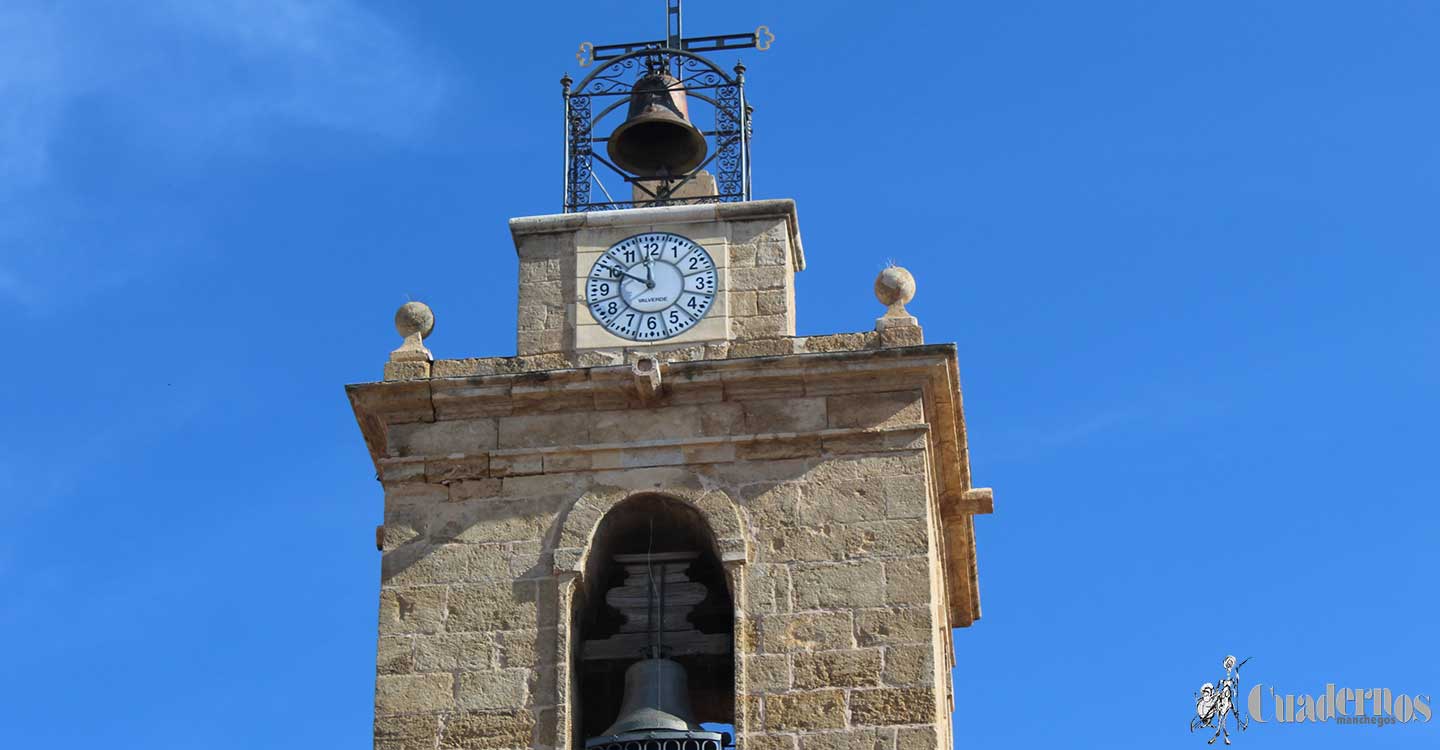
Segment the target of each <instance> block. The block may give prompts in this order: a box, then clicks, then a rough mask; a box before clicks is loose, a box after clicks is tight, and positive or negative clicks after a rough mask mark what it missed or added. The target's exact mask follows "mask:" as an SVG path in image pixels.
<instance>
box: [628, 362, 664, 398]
mask: <svg viewBox="0 0 1440 750" xmlns="http://www.w3.org/2000/svg"><path fill="white" fill-rule="evenodd" d="M664 366H665V363H664V362H661V361H660V360H658V359H656V358H654V357H641V358H639V359H637V360H635V362H634V363H633V364H631V365H630V372H631V374H633V375H634V376H635V390H636V391H637V392H638V393H639V394H640V402H641V403H644V404H649V403H651V402H653V401H655V399H657V398H659V397H660V389H661V377H662V376H661V370H663V369H664Z"/></svg>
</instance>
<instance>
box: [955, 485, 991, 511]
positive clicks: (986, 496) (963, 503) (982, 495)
mask: <svg viewBox="0 0 1440 750" xmlns="http://www.w3.org/2000/svg"><path fill="white" fill-rule="evenodd" d="M955 509H956V510H958V511H960V512H961V513H968V514H970V515H972V516H976V515H983V514H988V513H994V512H995V490H992V489H990V488H989V487H975V488H973V489H968V490H965V493H964V494H962V495H961V496H960V497H958V498H956V501H955Z"/></svg>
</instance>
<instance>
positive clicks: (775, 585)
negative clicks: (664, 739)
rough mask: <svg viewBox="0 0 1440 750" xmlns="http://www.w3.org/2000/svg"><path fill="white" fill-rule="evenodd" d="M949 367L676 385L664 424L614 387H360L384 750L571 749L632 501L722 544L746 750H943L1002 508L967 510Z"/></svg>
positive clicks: (857, 362) (802, 361) (530, 379)
mask: <svg viewBox="0 0 1440 750" xmlns="http://www.w3.org/2000/svg"><path fill="white" fill-rule="evenodd" d="M862 340H863V337H862ZM472 362H473V361H472ZM954 362H955V358H954V350H953V347H951V346H948V345H939V346H935V345H932V346H919V347H909V348H892V349H865V350H860V351H840V352H823V353H812V354H799V355H794V354H792V355H789V356H783V357H759V358H740V359H719V360H698V361H693V362H672V363H670V364H669V365H668V367H667V370H666V378H665V382H666V383H667V387H666V390H665V392H664V394H663V400H662V401H660V402H658V403H649V404H647V403H643V402H642V401H641V400H640V397H639V394H637V393H636V392H635V391H634V387H633V385H632V384H631V380H632V376H631V373H630V370H629V368H628V367H620V366H614V367H595V368H590V369H563V370H551V371H538V372H522V373H515V374H499V375H471V376H465V377H419V378H416V379H410V380H394V381H391V382H385V383H377V384H368V385H362V386H352V387H351V388H350V396H351V399H352V402H353V404H354V406H355V411H356V414H357V417H359V419H360V422H361V425H362V428H363V430H364V433H365V437H366V441H367V443H368V444H369V447H370V449H371V452H372V455H373V456H374V458H375V459H376V466H377V468H378V470H379V474H380V480H381V482H382V484H383V485H384V488H385V517H384V521H385V523H384V529H383V547H384V557H383V559H384V562H383V583H382V591H381V613H380V630H381V638H380V642H379V649H378V655H377V664H378V672H379V674H378V676H377V683H376V699H375V710H376V719H375V723H376V726H375V731H376V747H379V748H435V747H442V748H472V747H473V748H522V747H535V748H557V747H567V746H571V743H572V742H574V741H575V740H576V738H574V737H572V736H571V735H572V733H573V730H572V726H573V724H572V719H573V711H574V706H575V703H576V700H577V696H574V695H572V694H571V687H570V686H571V680H570V669H571V656H570V655H571V653H572V652H573V645H574V644H572V643H570V642H569V640H568V639H569V636H570V633H569V627H568V625H569V622H568V617H569V614H568V613H569V612H570V611H571V602H570V597H571V596H572V595H573V591H574V586H575V584H576V577H577V576H579V575H580V574H581V572H582V571H583V570H584V559H585V555H586V551H587V545H588V543H589V540H590V534H591V533H592V532H593V531H594V529H595V527H596V526H597V525H598V524H599V522H600V520H601V518H602V517H603V516H604V514H605V512H606V510H608V509H609V508H610V507H613V506H614V505H615V504H616V503H618V502H620V501H621V500H623V499H625V498H626V497H629V496H631V495H633V494H635V493H638V492H660V493H664V494H666V495H669V496H671V497H675V498H677V499H680V500H682V501H684V502H687V503H689V504H691V505H692V506H694V507H695V508H697V509H698V510H700V512H701V513H702V514H703V515H704V517H705V519H706V521H707V522H708V523H709V525H710V526H711V529H712V531H713V532H714V536H715V538H716V540H717V544H718V545H719V547H720V549H719V552H720V554H721V557H722V560H723V561H724V564H725V566H726V569H727V572H728V575H729V576H730V578H731V581H732V586H731V587H732V591H733V592H735V596H736V602H735V605H736V606H735V611H736V620H737V622H736V627H735V634H736V635H735V637H736V641H737V643H736V648H735V652H736V661H737V663H736V685H737V692H738V694H739V700H737V705H736V728H737V730H738V733H739V735H740V737H741V738H742V739H741V742H742V744H743V745H744V746H745V747H747V748H766V749H768V748H791V749H795V750H810V749H811V748H850V747H865V748H873V747H882V748H890V747H894V748H896V749H897V750H899V749H900V748H905V749H907V750H908V749H911V748H914V749H917V750H918V749H919V748H939V747H948V745H949V725H948V715H949V707H948V701H949V699H950V696H949V682H948V670H949V667H950V663H949V662H950V657H949V654H950V653H951V650H950V644H949V633H950V628H951V627H955V626H961V625H966V624H968V623H969V622H970V621H971V619H973V618H974V617H975V616H976V615H978V597H977V594H976V591H975V586H974V581H975V568H974V556H973V549H974V545H973V533H972V529H973V527H972V525H971V519H970V514H971V513H973V512H976V511H983V510H985V508H984V506H985V504H986V503H987V502H988V495H987V494H986V493H984V492H967V491H968V490H970V487H969V477H968V476H967V473H966V471H965V465H966V462H965V442H964V432H963V426H962V424H961V422H960V420H959V418H958V415H959V414H960V401H959V390H958V383H957V381H956V378H955V368H954ZM444 364H445V363H443V362H437V363H435V366H436V368H435V369H437V370H441V368H442V366H443V365H444ZM460 366H462V367H465V366H469V367H473V366H475V365H474V364H469V365H460Z"/></svg>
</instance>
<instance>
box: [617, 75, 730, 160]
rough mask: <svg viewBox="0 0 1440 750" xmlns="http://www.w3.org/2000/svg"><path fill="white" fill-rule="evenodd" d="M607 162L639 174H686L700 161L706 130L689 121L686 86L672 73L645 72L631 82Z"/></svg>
mask: <svg viewBox="0 0 1440 750" xmlns="http://www.w3.org/2000/svg"><path fill="white" fill-rule="evenodd" d="M605 150H606V152H607V153H609V155H610V161H611V162H613V163H614V164H615V166H617V167H620V168H621V169H623V170H625V171H627V172H630V173H633V174H637V175H640V176H641V177H669V176H678V175H683V174H687V173H689V172H690V171H691V170H693V169H695V168H696V167H698V166H700V164H701V162H704V161H705V155H706V153H708V151H709V146H708V145H707V144H706V143H705V134H704V133H701V132H700V129H699V128H697V127H695V125H694V124H692V123H691V122H690V108H689V105H688V103H687V101H686V98H685V89H684V87H682V86H681V85H680V81H678V80H677V79H676V78H675V77H674V76H672V75H669V74H667V73H660V72H650V73H646V74H645V75H643V76H640V78H639V79H638V80H637V81H635V86H634V87H633V88H632V89H631V91H630V111H629V113H628V115H627V116H626V117H625V122H622V123H620V125H619V127H617V128H615V132H613V133H611V134H610V139H609V142H608V143H607V144H606V147H605Z"/></svg>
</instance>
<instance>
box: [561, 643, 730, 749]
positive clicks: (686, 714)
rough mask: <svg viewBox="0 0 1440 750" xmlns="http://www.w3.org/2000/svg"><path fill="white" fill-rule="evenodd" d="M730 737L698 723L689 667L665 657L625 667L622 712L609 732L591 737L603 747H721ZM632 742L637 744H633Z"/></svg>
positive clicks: (592, 745)
mask: <svg viewBox="0 0 1440 750" xmlns="http://www.w3.org/2000/svg"><path fill="white" fill-rule="evenodd" d="M724 744H725V736H724V735H723V734H722V733H720V732H711V731H707V730H705V729H704V728H702V727H700V726H699V725H697V724H696V723H695V721H694V714H693V713H692V711H691V708H690V689H689V685H688V684H687V679H686V674H685V667H683V666H681V665H680V663H679V662H675V661H671V660H670V659H663V658H653V657H652V658H649V659H641V660H640V661H637V662H635V663H634V664H631V665H630V668H629V669H626V670H625V697H624V699H623V701H622V702H621V704H620V715H619V716H617V717H616V718H615V723H613V724H611V725H610V727H609V728H608V729H606V730H605V732H604V734H602V735H601V736H599V737H593V738H591V739H589V740H586V742H585V747H587V748H598V749H600V750H612V748H613V750H624V749H625V748H629V749H630V750H720V748H721V747H722V746H723V745H724ZM632 746H633V747H632Z"/></svg>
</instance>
